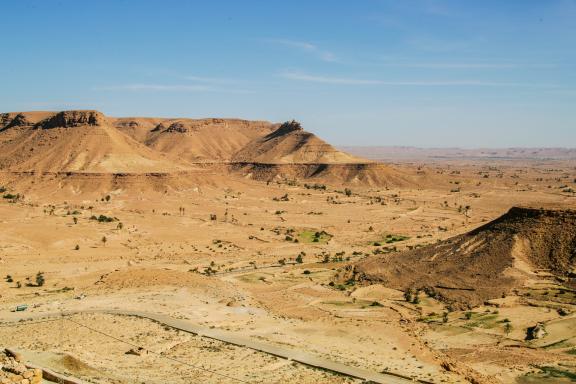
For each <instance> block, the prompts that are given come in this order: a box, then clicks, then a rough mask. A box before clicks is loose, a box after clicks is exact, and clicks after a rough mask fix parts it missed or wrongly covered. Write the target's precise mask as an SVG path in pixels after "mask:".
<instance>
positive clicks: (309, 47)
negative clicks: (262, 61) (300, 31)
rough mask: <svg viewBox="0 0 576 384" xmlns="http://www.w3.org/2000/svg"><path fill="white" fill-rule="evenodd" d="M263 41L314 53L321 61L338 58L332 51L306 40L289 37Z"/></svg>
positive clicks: (331, 60) (330, 60)
mask: <svg viewBox="0 0 576 384" xmlns="http://www.w3.org/2000/svg"><path fill="white" fill-rule="evenodd" d="M264 41H265V42H267V43H270V44H275V45H280V46H285V47H289V48H294V49H298V50H300V51H303V52H306V53H309V54H311V55H314V56H316V57H317V58H319V59H320V60H323V61H328V62H333V61H337V60H338V59H337V57H336V55H335V54H334V53H332V52H330V51H327V50H324V49H321V48H320V47H318V46H317V45H315V44H312V43H309V42H306V41H297V40H289V39H265V40H264Z"/></svg>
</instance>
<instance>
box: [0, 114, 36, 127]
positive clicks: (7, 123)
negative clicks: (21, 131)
mask: <svg viewBox="0 0 576 384" xmlns="http://www.w3.org/2000/svg"><path fill="white" fill-rule="evenodd" d="M31 125H32V123H31V122H30V121H29V120H28V119H27V118H26V116H24V114H22V113H18V114H16V115H11V114H10V113H3V114H1V115H0V130H4V129H9V128H12V127H26V126H31Z"/></svg>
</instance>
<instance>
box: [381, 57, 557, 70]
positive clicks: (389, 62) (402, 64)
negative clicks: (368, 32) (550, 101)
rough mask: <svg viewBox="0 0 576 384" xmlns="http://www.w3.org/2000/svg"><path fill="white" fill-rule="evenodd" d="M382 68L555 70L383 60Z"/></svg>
mask: <svg viewBox="0 0 576 384" xmlns="http://www.w3.org/2000/svg"><path fill="white" fill-rule="evenodd" d="M382 66H384V67H398V68H424V69H518V68H531V69H551V68H557V67H558V65H556V64H524V63H522V64H518V63H512V62H504V61H503V62H437V63H435V62H407V61H392V60H388V59H385V60H384V61H383V63H382Z"/></svg>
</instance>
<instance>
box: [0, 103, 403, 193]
mask: <svg viewBox="0 0 576 384" xmlns="http://www.w3.org/2000/svg"><path fill="white" fill-rule="evenodd" d="M208 169H209V170H210V171H211V172H212V173H215V174H216V173H217V174H221V173H234V174H238V175H241V176H244V177H247V178H252V179H258V180H271V179H274V178H278V177H281V178H314V179H316V180H318V181H322V182H328V183H330V182H335V183H355V184H370V185H389V184H393V183H397V182H398V183H402V182H403V179H402V177H401V175H400V174H399V173H398V172H396V171H394V170H392V169H391V168H389V167H387V166H385V165H383V164H377V163H374V162H371V161H369V160H364V159H361V158H357V157H354V156H351V155H349V154H347V153H345V152H342V151H339V150H337V149H335V148H334V147H332V146H331V145H330V144H328V143H326V142H324V141H323V140H321V139H320V138H318V137H317V136H315V135H314V134H312V133H310V132H307V131H305V130H304V129H303V128H302V127H301V126H300V124H299V123H297V122H295V121H292V122H286V123H284V124H274V123H269V122H265V121H247V120H239V119H197V120H194V119H162V118H137V117H130V118H113V117H107V116H104V115H103V114H102V113H100V112H98V111H94V110H83V111H63V112H16V113H4V114H0V171H3V172H17V173H18V174H20V175H21V174H23V173H27V174H31V173H32V174H35V175H36V176H38V175H42V174H47V173H52V174H62V173H66V174H81V173H83V174H85V173H92V174H124V175H125V174H132V175H134V174H151V173H156V174H158V173H162V174H167V173H172V174H174V173H177V172H194V171H198V170H208Z"/></svg>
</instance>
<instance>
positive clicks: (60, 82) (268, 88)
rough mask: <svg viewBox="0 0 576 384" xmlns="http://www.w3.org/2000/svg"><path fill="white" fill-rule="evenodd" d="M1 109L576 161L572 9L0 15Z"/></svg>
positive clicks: (302, 8)
mask: <svg viewBox="0 0 576 384" xmlns="http://www.w3.org/2000/svg"><path fill="white" fill-rule="evenodd" d="M0 6H1V7H0V9H1V13H2V18H1V20H2V22H1V23H0V47H1V49H2V51H1V52H2V54H1V55H0V57H1V60H0V110H2V111H17V110H61V109H98V110H101V111H103V112H104V113H106V114H108V115H112V116H169V117H179V116H185V117H212V116H214V117H240V118H246V119H265V120H272V121H284V120H287V119H292V118H294V119H297V120H300V121H301V122H302V123H303V125H304V127H305V128H306V129H307V130H310V131H312V132H315V133H317V134H318V135H320V136H321V137H323V138H324V139H326V140H328V141H330V142H331V143H334V144H338V145H413V146H424V147H442V146H462V147H508V146H565V147H566V146H567V147H575V146H576V0H506V1H502V0H482V1H467V0H460V1H448V0H394V1H392V0H357V1H352V0H348V1H338V0H330V1H329V0H325V1H322V0H316V1H312V0H308V1H299V0H294V1H274V0H269V1H265V0H261V1H250V0H242V1H233V0H230V1H210V2H209V1H183V0H181V1H176V0H163V1H159V0H158V1H151V0H114V1H113V0H99V1H80V0H60V1H55V0H54V1H52V0H37V1H29V0H0Z"/></svg>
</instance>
